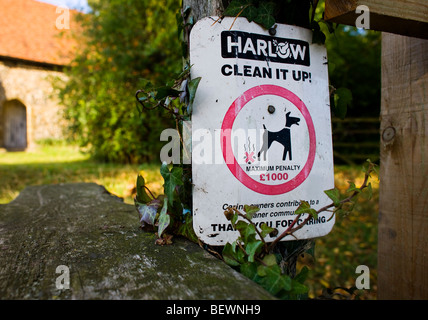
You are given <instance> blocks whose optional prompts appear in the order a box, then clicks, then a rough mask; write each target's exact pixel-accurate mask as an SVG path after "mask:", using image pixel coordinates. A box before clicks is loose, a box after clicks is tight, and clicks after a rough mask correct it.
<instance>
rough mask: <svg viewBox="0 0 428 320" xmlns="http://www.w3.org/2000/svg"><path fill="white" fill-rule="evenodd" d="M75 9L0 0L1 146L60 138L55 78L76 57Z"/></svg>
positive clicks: (14, 147)
mask: <svg viewBox="0 0 428 320" xmlns="http://www.w3.org/2000/svg"><path fill="white" fill-rule="evenodd" d="M74 14H76V12H75V11H72V10H68V9H67V8H61V7H56V6H54V5H50V4H46V3H42V2H39V1H36V0H0V148H6V149H8V150H21V149H27V148H28V147H31V146H32V145H34V144H35V143H36V142H37V141H38V140H43V139H47V138H49V139H52V138H53V139H60V138H61V137H62V127H63V126H64V122H63V120H62V116H61V114H60V111H61V108H62V107H61V106H60V105H59V104H58V102H57V101H56V99H55V98H54V97H53V95H52V93H53V86H52V79H53V78H55V77H64V74H63V73H62V70H63V68H64V67H65V66H67V65H68V64H69V63H70V62H71V60H72V59H73V51H74V48H75V46H76V43H75V41H74V40H72V38H71V37H70V33H71V32H70V31H71V29H72V28H73V27H74V21H73V15H74Z"/></svg>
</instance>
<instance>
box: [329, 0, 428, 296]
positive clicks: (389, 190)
mask: <svg viewBox="0 0 428 320" xmlns="http://www.w3.org/2000/svg"><path fill="white" fill-rule="evenodd" d="M358 5H366V6H367V7H368V8H369V10H370V28H371V29H374V30H380V31H385V32H391V33H395V34H401V35H406V36H399V35H393V34H390V33H383V34H382V103H381V154H380V168H381V171H380V196H379V209H380V212H379V225H378V226H379V230H378V298H379V299H427V298H428V247H427V246H426V243H427V240H426V239H427V234H428V200H427V199H428V183H427V177H428V163H427V158H428V141H427V137H426V134H427V131H428V125H427V120H426V119H427V117H428V108H427V105H428V95H427V93H428V91H427V87H428V55H427V54H426V53H427V50H428V40H423V39H427V38H428V31H427V30H428V18H427V17H428V4H427V2H426V1H409V0H391V1H388V2H382V1H377V0H326V10H325V17H326V19H327V20H330V21H332V22H337V23H343V24H349V25H355V22H356V17H357V15H356V12H355V9H356V7H357V6H358ZM408 36H409V37H408ZM412 37H417V38H412Z"/></svg>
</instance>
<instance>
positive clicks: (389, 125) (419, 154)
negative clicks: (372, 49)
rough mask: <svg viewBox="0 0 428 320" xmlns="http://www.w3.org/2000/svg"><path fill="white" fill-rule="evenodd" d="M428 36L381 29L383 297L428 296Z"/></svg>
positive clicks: (380, 266) (380, 259)
mask: <svg viewBox="0 0 428 320" xmlns="http://www.w3.org/2000/svg"><path fill="white" fill-rule="evenodd" d="M427 52H428V40H422V39H417V38H411V37H404V36H399V35H393V34H388V33H383V34H382V103H381V105H382V106H381V154H380V159H381V160H380V169H381V171H380V199H379V210H380V212H379V231H378V298H379V299H427V298H428V246H427V235H428V179H427V178H428V138H427V132H428V122H427V120H428V108H427V106H428V55H427Z"/></svg>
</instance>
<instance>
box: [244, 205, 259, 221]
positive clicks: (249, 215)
mask: <svg viewBox="0 0 428 320" xmlns="http://www.w3.org/2000/svg"><path fill="white" fill-rule="evenodd" d="M259 210H260V208H259V207H257V206H248V205H244V211H245V213H246V215H245V216H246V217H247V219H250V220H251V219H252V218H253V215H254V214H255V213H256V212H258V211H259Z"/></svg>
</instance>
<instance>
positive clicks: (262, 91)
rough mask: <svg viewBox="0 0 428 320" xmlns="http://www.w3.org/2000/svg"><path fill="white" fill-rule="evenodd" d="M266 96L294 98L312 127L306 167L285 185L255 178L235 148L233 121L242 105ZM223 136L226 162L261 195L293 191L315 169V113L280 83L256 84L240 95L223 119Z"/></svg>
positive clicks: (237, 176) (234, 173)
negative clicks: (234, 151)
mask: <svg viewBox="0 0 428 320" xmlns="http://www.w3.org/2000/svg"><path fill="white" fill-rule="evenodd" d="M263 95H274V96H279V97H282V98H284V99H286V100H288V101H290V102H291V103H292V104H294V105H295V106H296V107H297V108H298V109H299V111H300V113H301V114H302V115H303V117H304V118H305V121H306V124H307V126H308V131H309V154H308V159H307V160H306V163H305V165H304V167H303V169H302V170H301V171H300V172H299V173H298V174H297V175H296V176H295V177H294V178H293V179H291V180H290V181H287V182H285V183H282V184H277V185H267V184H263V183H260V182H258V181H255V180H254V179H252V178H251V177H250V176H249V175H248V174H247V173H246V172H245V171H244V170H243V169H242V168H241V166H240V165H239V163H238V161H237V160H236V157H235V155H234V154H233V150H232V143H231V134H232V127H233V123H234V122H235V119H236V117H237V116H238V114H239V112H240V111H241V110H242V108H244V107H245V105H246V104H247V103H248V102H249V101H250V100H252V99H254V98H257V97H260V96H263ZM220 139H221V140H220V141H221V148H222V151H223V158H224V160H225V161H226V164H227V166H228V168H229V170H230V172H232V174H233V175H234V176H235V177H236V178H237V179H238V180H239V181H240V182H241V183H242V184H243V185H245V186H246V187H247V188H249V189H251V190H253V191H255V192H257V193H261V194H266V195H278V194H284V193H287V192H290V191H291V190H294V189H295V188H297V187H298V186H299V185H300V184H302V183H303V181H305V180H306V178H307V177H308V175H309V173H310V172H311V170H312V166H313V164H314V160H315V152H316V137H315V128H314V124H313V122H312V118H311V115H310V114H309V111H308V109H307V108H306V105H305V104H304V103H303V101H302V100H301V99H300V98H299V97H298V96H296V95H295V94H294V93H293V92H291V91H290V90H287V89H285V88H283V87H279V86H276V85H261V86H257V87H253V88H251V89H248V90H247V91H245V92H244V93H243V94H242V95H241V96H239V97H238V98H237V99H236V100H235V101H234V102H233V103H232V105H231V106H230V107H229V110H228V111H227V112H226V115H225V117H224V119H223V125H222V127H221V135H220ZM230 159H233V161H230Z"/></svg>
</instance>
